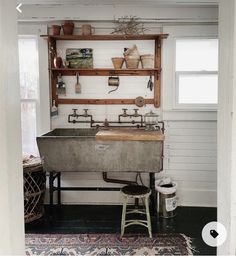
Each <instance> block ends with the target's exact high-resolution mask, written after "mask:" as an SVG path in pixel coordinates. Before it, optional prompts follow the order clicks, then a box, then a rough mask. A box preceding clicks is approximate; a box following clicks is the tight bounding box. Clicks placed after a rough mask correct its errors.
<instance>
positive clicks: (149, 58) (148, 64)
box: [141, 55, 154, 68]
mask: <svg viewBox="0 0 236 258" xmlns="http://www.w3.org/2000/svg"><path fill="white" fill-rule="evenodd" d="M141 63H142V68H153V67H154V56H153V55H142V56H141Z"/></svg>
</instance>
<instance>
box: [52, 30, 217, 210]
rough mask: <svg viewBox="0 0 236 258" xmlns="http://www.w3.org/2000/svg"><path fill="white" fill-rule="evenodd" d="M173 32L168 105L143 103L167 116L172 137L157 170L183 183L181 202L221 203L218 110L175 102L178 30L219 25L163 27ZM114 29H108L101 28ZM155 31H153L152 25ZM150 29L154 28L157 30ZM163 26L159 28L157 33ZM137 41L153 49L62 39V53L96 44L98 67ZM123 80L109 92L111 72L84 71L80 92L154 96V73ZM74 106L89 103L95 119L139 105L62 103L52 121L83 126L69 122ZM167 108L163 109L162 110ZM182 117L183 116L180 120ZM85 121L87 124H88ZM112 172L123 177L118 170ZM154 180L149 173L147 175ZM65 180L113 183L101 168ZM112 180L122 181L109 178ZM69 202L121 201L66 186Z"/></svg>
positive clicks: (166, 52) (166, 60)
mask: <svg viewBox="0 0 236 258" xmlns="http://www.w3.org/2000/svg"><path fill="white" fill-rule="evenodd" d="M163 30H164V31H165V33H170V37H169V38H168V39H167V40H165V42H164V45H163V46H164V47H163V66H162V68H163V72H162V75H163V77H162V107H161V109H154V108H153V106H150V105H149V106H147V107H144V108H141V109H140V113H141V114H145V113H146V112H148V111H149V110H150V109H152V110H153V111H155V112H157V113H158V114H159V115H160V118H161V119H163V118H164V120H165V124H166V141H165V150H164V154H165V160H164V171H163V173H160V174H158V175H157V177H160V176H162V175H165V176H166V175H169V176H171V177H172V178H173V179H174V180H175V181H177V183H178V197H179V204H180V205H186V206H216V178H217V177H216V148H217V146H216V126H217V125H216V119H215V112H196V111H194V112H193V111H192V112H191V111H187V112H184V111H177V110H173V108H172V103H173V101H172V99H173V86H174V85H173V82H174V72H173V71H174V70H173V69H174V65H173V64H174V63H173V60H174V59H173V53H174V52H173V51H174V49H173V48H174V43H173V42H174V41H173V40H174V36H175V33H176V31H179V33H180V35H181V36H184V35H185V36H186V35H189V36H191V35H193V36H198V35H200V36H206V35H212V34H215V33H216V27H215V26H204V27H202V26H186V27H184V26H180V27H178V28H174V27H171V28H169V27H168V28H163ZM99 32H100V33H101V34H102V33H108V31H107V30H106V31H102V30H100V31H99ZM151 32H152V31H151ZM151 32H150V33H151ZM158 32H160V28H158V27H157V28H156V29H155V30H154V33H158ZM134 43H136V44H137V46H138V48H139V51H140V53H141V54H146V53H153V42H151V41H143V42H138V41H137V42H134V41H133V42H132V41H124V42H122V41H117V42H76V41H73V42H63V41H59V42H58V48H59V49H60V54H61V55H62V56H63V55H64V53H65V49H66V48H71V47H77V48H79V47H91V48H93V49H94V67H112V63H111V59H110V58H111V57H112V56H121V55H122V52H123V48H124V47H130V46H132V45H133V44H134ZM64 79H65V82H66V84H67V96H66V98H74V97H75V98H76V97H77V96H76V95H75V94H74V84H75V82H76V80H75V78H74V77H64ZM120 80H121V83H120V87H119V89H118V91H116V92H114V93H113V94H109V95H108V90H109V87H108V86H107V77H81V78H80V82H81V84H82V94H81V95H80V96H79V97H80V98H134V97H137V96H143V97H145V98H146V97H147V98H149V97H151V96H152V94H153V93H151V92H150V91H149V90H147V87H146V85H147V82H148V77H137V78H135V77H120ZM72 108H78V109H79V113H82V109H83V108H89V113H90V114H92V115H93V116H94V119H95V120H104V119H105V118H107V119H108V120H116V119H117V115H118V114H119V113H121V109H122V108H128V109H129V110H130V112H131V111H132V109H133V108H136V106H132V105H129V106H120V105H117V106H115V105H114V106H113V105H111V106H100V105H94V106H93V105H80V106H78V105H61V106H59V116H58V117H57V118H53V119H52V121H51V127H52V128H56V127H64V128H66V127H69V128H70V127H81V125H78V124H75V125H73V124H68V123H67V116H68V114H69V113H71V109H72ZM162 109H163V110H162ZM180 118H181V120H180ZM82 126H84V125H82ZM111 177H115V178H120V175H118V174H113V175H111ZM123 177H124V178H125V179H134V177H135V175H133V174H124V175H123ZM144 181H145V182H146V183H148V176H147V175H144ZM62 184H63V185H66V186H107V184H106V183H104V182H103V181H102V176H101V174H96V173H93V174H83V173H78V174H75V173H73V174H66V175H63V182H62ZM109 186H117V185H113V184H109ZM62 201H63V203H85V204H88V203H94V204H95V203H96V204H98V203H100V204H101V203H103V204H118V203H121V197H120V194H119V192H113V193H110V192H109V193H107V192H64V193H63V196H62Z"/></svg>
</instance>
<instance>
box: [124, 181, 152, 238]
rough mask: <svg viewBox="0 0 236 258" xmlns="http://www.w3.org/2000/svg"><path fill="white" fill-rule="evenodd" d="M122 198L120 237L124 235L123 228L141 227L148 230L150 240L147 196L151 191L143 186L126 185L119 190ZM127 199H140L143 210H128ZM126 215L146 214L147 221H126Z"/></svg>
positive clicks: (150, 229)
mask: <svg viewBox="0 0 236 258" xmlns="http://www.w3.org/2000/svg"><path fill="white" fill-rule="evenodd" d="M121 192H122V194H123V196H124V202H123V210H122V219H121V237H122V236H123V235H124V232H125V228H126V227H128V226H131V225H141V226H144V227H146V228H148V233H149V236H150V238H152V225H151V218H150V212H149V196H150V194H151V190H150V189H149V188H147V187H146V186H143V185H127V186H125V187H123V188H122V189H121ZM129 198H134V199H138V200H139V199H141V200H142V201H143V204H144V206H145V210H141V209H138V208H135V209H131V210H128V209H127V203H128V199H129ZM126 214H146V217H147V220H126Z"/></svg>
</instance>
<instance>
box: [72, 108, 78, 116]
mask: <svg viewBox="0 0 236 258" xmlns="http://www.w3.org/2000/svg"><path fill="white" fill-rule="evenodd" d="M72 110H73V115H74V116H77V110H78V108H72Z"/></svg>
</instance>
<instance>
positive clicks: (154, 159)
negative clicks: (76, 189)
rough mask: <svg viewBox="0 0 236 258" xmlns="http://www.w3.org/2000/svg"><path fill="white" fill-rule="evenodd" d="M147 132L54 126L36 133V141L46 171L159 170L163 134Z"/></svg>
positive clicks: (148, 171)
mask: <svg viewBox="0 0 236 258" xmlns="http://www.w3.org/2000/svg"><path fill="white" fill-rule="evenodd" d="M130 130H132V131H130ZM104 132H105V134H104ZM108 132H111V133H112V134H111V136H112V137H113V138H109V137H108V138H107V136H109V133H108ZM119 132H120V134H121V138H119V137H118V138H117V135H118V136H119ZM107 133H108V135H107ZM114 134H115V135H116V138H114ZM157 134H158V135H157ZM96 135H97V139H96ZM133 135H135V138H132V137H133ZM139 135H140V137H139ZM143 135H145V137H144V138H141V136H142V137H143ZM148 135H149V133H148V132H147V131H146V132H145V131H144V130H142V129H128V130H126V131H125V129H115V131H113V129H110V130H108V131H107V130H102V131H99V130H97V129H55V130H53V131H51V132H49V133H47V134H44V135H42V136H40V137H37V144H38V148H39V152H40V156H41V158H42V159H43V162H44V168H45V170H46V171H48V172H53V171H55V172H147V173H150V172H159V171H160V169H161V167H162V152H163V140H164V136H163V134H161V133H158V132H156V133H153V132H150V136H151V138H150V139H152V140H149V138H147V137H148ZM101 136H102V137H101ZM104 136H105V137H104ZM124 136H125V137H124ZM130 136H132V137H131V138H130ZM154 136H155V137H154ZM153 137H154V138H153ZM119 139H120V140H119ZM142 139H143V140H142Z"/></svg>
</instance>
